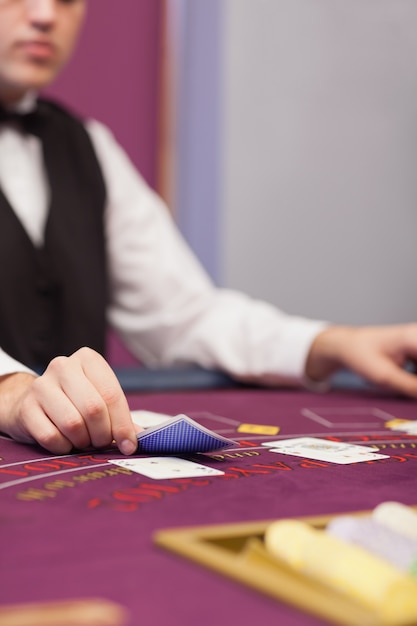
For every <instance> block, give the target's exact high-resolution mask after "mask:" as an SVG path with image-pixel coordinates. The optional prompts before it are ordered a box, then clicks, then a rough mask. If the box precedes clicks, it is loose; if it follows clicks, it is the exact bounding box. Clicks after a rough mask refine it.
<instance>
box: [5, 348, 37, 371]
mask: <svg viewBox="0 0 417 626" xmlns="http://www.w3.org/2000/svg"><path fill="white" fill-rule="evenodd" d="M17 372H25V373H27V374H33V375H34V376H36V372H34V371H33V370H31V369H30V368H29V367H26V366H25V365H23V363H20V362H19V361H16V359H13V358H12V357H11V356H9V355H8V354H7V353H6V352H4V350H2V349H1V348H0V376H6V375H7V374H16V373H17Z"/></svg>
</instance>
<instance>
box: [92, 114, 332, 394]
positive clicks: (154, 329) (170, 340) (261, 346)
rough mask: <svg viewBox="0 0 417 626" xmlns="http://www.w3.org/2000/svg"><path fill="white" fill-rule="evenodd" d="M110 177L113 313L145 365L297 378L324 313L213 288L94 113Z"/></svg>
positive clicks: (95, 137)
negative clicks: (296, 312)
mask: <svg viewBox="0 0 417 626" xmlns="http://www.w3.org/2000/svg"><path fill="white" fill-rule="evenodd" d="M87 129H88V131H89V132H90V135H91V138H92V141H93V144H94V146H95V149H96V152H97V156H98V159H99V161H100V163H101V166H102V169H103V173H104V178H105V181H106V185H107V194H108V198H107V207H106V215H105V225H106V237H107V246H108V262H109V274H110V294H111V295H110V304H109V308H108V320H109V323H110V324H111V326H112V327H113V328H114V329H115V330H116V331H117V332H118V333H119V334H120V336H121V337H122V339H123V340H124V342H125V344H126V345H127V347H128V348H129V349H130V350H131V351H132V353H133V354H135V355H136V356H137V357H138V358H139V359H140V360H141V361H142V362H143V363H144V364H145V365H147V366H148V367H164V366H172V365H185V364H197V365H201V366H203V367H206V368H215V369H221V370H223V371H225V372H227V373H228V374H230V375H232V376H234V377H236V378H239V379H241V380H246V381H255V382H259V383H261V384H267V385H282V384H294V383H297V384H299V383H301V382H302V381H303V376H304V369H305V361H306V358H307V355H308V352H309V349H310V346H311V343H312V342H313V340H314V338H315V337H316V336H317V334H318V333H319V332H320V331H321V330H322V329H323V328H324V327H325V323H324V322H321V321H314V320H309V319H306V318H303V317H296V316H291V315H288V314H285V313H284V312H283V311H281V310H279V309H277V308H275V307H274V306H272V305H270V304H268V303H266V302H262V301H258V300H254V299H251V298H250V297H248V296H247V295H245V294H243V293H240V292H237V291H233V290H229V289H220V288H217V287H216V286H215V285H214V284H213V283H212V281H211V279H210V277H209V276H208V275H207V273H206V272H205V270H204V269H203V268H202V266H201V264H200V263H199V262H198V260H197V259H196V258H195V256H194V255H193V253H192V251H191V250H190V249H189V247H188V246H187V244H186V243H185V241H184V240H183V238H182V236H181V234H180V233H179V231H178V229H177V227H176V225H175V224H174V222H173V219H172V217H171V215H170V213H169V211H168V210H167V208H166V206H165V205H164V204H163V202H162V201H161V199H160V198H159V197H158V196H157V195H156V194H155V193H154V192H153V190H151V189H150V187H149V186H148V185H147V184H146V183H145V181H144V180H143V179H142V177H141V176H140V174H139V173H138V172H137V170H136V169H135V168H134V166H133V164H132V163H131V162H130V160H129V158H128V157H127V155H126V153H125V152H124V151H123V150H122V148H121V147H120V146H119V145H118V143H117V142H116V141H115V139H114V138H113V136H112V134H111V133H110V131H109V130H108V129H107V128H106V127H104V126H103V125H101V124H99V123H98V122H96V121H91V122H88V125H87Z"/></svg>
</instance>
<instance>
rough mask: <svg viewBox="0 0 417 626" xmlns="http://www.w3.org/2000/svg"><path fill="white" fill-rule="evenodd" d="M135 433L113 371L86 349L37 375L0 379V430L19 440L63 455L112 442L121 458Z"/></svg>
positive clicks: (128, 450) (134, 445)
mask: <svg viewBox="0 0 417 626" xmlns="http://www.w3.org/2000/svg"><path fill="white" fill-rule="evenodd" d="M135 430H137V429H135V426H134V424H133V422H132V418H131V415H130V411H129V407H128V404H127V400H126V397H125V395H124V393H123V391H122V389H121V387H120V384H119V382H118V380H117V378H116V376H115V374H114V372H113V371H112V369H111V368H110V366H109V365H108V364H107V362H106V361H105V360H104V358H103V357H102V356H100V355H99V354H98V353H97V352H95V351H94V350H91V349H90V348H81V349H80V350H78V351H77V352H75V353H74V354H72V355H71V356H70V357H61V356H60V357H57V358H55V359H53V360H52V361H51V362H50V364H49V366H48V368H47V369H46V371H45V373H44V374H43V375H42V376H39V377H36V376H32V375H31V374H26V373H16V374H10V375H8V376H3V377H2V378H0V431H2V432H5V433H7V434H8V435H10V436H11V437H13V438H14V439H16V440H18V441H22V442H25V443H33V442H34V441H36V442H38V443H39V444H40V445H41V446H43V447H44V448H46V449H47V450H49V451H50V452H54V453H55V454H65V453H68V452H69V451H70V450H71V449H72V448H73V447H75V448H78V449H85V448H87V447H90V446H93V447H95V448H103V447H106V446H108V445H110V444H111V442H112V441H113V440H115V441H116V443H117V446H118V447H119V449H120V451H121V452H122V453H123V454H132V453H133V452H134V451H135V450H136V448H137V439H136V433H135Z"/></svg>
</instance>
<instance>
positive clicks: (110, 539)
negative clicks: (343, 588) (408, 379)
mask: <svg viewBox="0 0 417 626" xmlns="http://www.w3.org/2000/svg"><path fill="white" fill-rule="evenodd" d="M128 400H129V404H130V407H131V409H132V410H133V409H146V410H150V411H156V412H162V413H166V414H169V415H176V414H179V413H186V414H187V415H189V416H190V417H192V418H193V419H195V420H196V421H199V422H200V423H201V424H203V425H204V426H206V427H208V428H210V429H212V430H215V431H217V432H219V433H221V434H222V435H224V436H226V437H229V438H232V439H233V440H235V441H236V446H234V447H233V448H231V449H229V450H227V451H223V452H217V453H214V454H205V455H195V456H194V457H191V458H192V460H197V461H200V462H202V463H203V464H205V465H209V466H211V467H214V468H217V469H220V470H222V471H223V472H224V474H223V475H221V476H210V477H199V478H183V479H181V478H177V479H172V480H152V479H149V478H146V477H145V476H142V475H140V474H137V473H133V472H131V471H130V470H126V469H124V468H121V467H118V466H116V465H112V464H111V463H109V461H111V460H112V459H117V458H121V455H120V453H118V451H117V450H116V449H114V450H107V451H99V452H97V451H91V452H90V451H88V452H74V453H73V454H70V455H66V456H62V457H57V456H54V455H52V454H49V453H46V452H45V451H44V450H42V449H40V448H37V447H35V446H28V445H23V444H19V443H16V442H13V441H11V440H9V439H8V438H6V437H1V438H0V457H1V460H0V503H1V504H0V526H1V533H0V563H1V567H0V607H1V606H4V605H20V604H24V603H35V602H50V601H56V600H59V601H63V600H71V599H82V598H92V597H96V598H97V597H98V598H104V599H106V600H110V601H113V602H115V603H117V604H118V605H121V606H123V607H125V608H126V609H127V612H128V616H129V617H128V619H127V622H126V623H127V624H128V625H129V626H137V625H139V624H146V625H147V626H161V625H162V624H170V625H173V626H177V625H178V626H179V625H181V626H192V625H193V626H194V625H195V624H199V626H213V624H229V623H230V624H232V623H233V624H242V625H246V624H254V623H259V624H280V625H282V626H315V625H319V624H325V623H327V622H325V621H324V620H322V619H321V618H318V617H314V616H312V615H310V614H308V613H305V612H302V611H300V610H298V609H297V608H294V607H291V606H290V605H288V604H286V603H285V602H280V601H277V600H276V599H273V598H271V597H268V596H266V595H263V594H262V593H260V592H259V591H256V590H254V589H252V588H249V587H247V586H244V585H242V584H240V583H238V582H236V581H235V580H232V579H230V578H228V577H226V576H223V575H222V574H220V573H218V572H216V571H213V570H212V569H209V568H207V567H204V566H203V565H201V564H199V563H196V562H194V561H192V560H189V559H186V558H183V557H182V556H179V555H178V554H175V553H172V552H170V551H167V550H165V549H163V548H161V547H160V546H158V545H156V544H155V542H154V533H155V532H156V531H158V530H161V529H172V528H174V529H175V528H182V527H193V526H200V525H207V524H210V525H212V524H226V523H232V522H233V523H242V522H250V521H259V520H272V519H280V518H285V517H299V516H316V515H330V514H336V513H343V512H352V511H362V510H369V509H372V508H374V507H375V506H376V505H378V504H379V503H381V502H384V501H388V500H396V501H400V502H402V503H404V504H413V505H414V504H416V503H417V437H416V436H411V435H407V434H405V433H404V432H401V431H394V430H391V429H389V428H388V427H387V423H388V422H390V421H391V420H393V419H406V420H410V419H411V420H412V419H416V418H417V404H416V403H415V402H413V401H410V400H407V399H401V398H398V397H391V396H388V395H385V394H378V393H376V392H374V391H372V390H368V389H356V390H352V389H345V390H336V391H331V392H329V393H326V394H315V393H311V392H308V391H291V390H280V391H275V390H261V389H253V388H239V387H238V388H223V389H202V390H191V391H182V390H181V391H175V390H171V391H165V392H163V393H161V392H156V391H155V392H152V393H146V392H145V391H140V392H133V391H131V392H129V393H128ZM242 424H250V425H263V426H275V427H279V433H278V434H277V435H265V434H262V432H261V433H260V434H259V433H256V432H255V433H253V432H252V433H248V432H240V430H239V427H241V425H242ZM244 430H248V429H245V428H244ZM249 430H250V429H249ZM255 430H256V429H255ZM300 435H305V436H319V437H325V438H330V439H332V440H336V441H344V442H352V443H359V444H365V445H368V446H373V447H374V449H375V451H381V452H382V453H384V454H386V455H388V456H389V458H388V459H380V460H376V461H370V462H363V463H356V464H351V465H336V464H333V463H329V462H322V461H313V460H309V459H305V458H301V457H300V458H299V457H294V456H284V455H279V454H276V453H272V452H271V451H269V450H268V449H267V448H265V447H262V446H261V445H260V444H261V443H262V442H266V441H272V440H277V439H285V438H291V437H296V436H300ZM0 623H1V621H0ZM3 623H4V624H6V623H7V622H3ZM2 626H3V624H2Z"/></svg>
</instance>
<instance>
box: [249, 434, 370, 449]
mask: <svg viewBox="0 0 417 626" xmlns="http://www.w3.org/2000/svg"><path fill="white" fill-rule="evenodd" d="M261 445H263V446H265V447H266V448H276V449H278V448H281V447H285V448H288V447H291V448H292V447H294V446H296V447H297V446H311V447H312V448H313V449H315V450H319V449H320V450H329V451H330V450H334V451H336V450H345V449H346V446H349V449H350V450H355V449H356V450H358V451H362V450H367V451H368V452H375V448H371V446H362V445H359V444H355V443H345V442H343V441H330V440H329V439H321V438H320V437H294V438H293V437H292V438H291V439H278V440H277V441H265V442H264V443H262V444H261Z"/></svg>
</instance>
